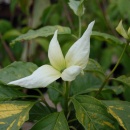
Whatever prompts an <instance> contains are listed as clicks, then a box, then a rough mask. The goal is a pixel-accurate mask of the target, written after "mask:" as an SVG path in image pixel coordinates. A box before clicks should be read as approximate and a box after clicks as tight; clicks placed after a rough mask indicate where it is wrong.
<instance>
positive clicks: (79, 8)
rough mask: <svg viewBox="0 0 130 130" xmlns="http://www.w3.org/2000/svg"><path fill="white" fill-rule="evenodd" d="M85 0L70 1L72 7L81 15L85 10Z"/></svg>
mask: <svg viewBox="0 0 130 130" xmlns="http://www.w3.org/2000/svg"><path fill="white" fill-rule="evenodd" d="M83 2H84V0H81V1H76V0H70V2H69V6H70V8H71V9H72V10H73V11H74V13H75V14H76V15H77V16H79V17H80V16H82V15H83V14H84V11H85V8H84V4H83Z"/></svg>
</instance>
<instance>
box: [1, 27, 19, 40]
mask: <svg viewBox="0 0 130 130" xmlns="http://www.w3.org/2000/svg"><path fill="white" fill-rule="evenodd" d="M19 35H20V32H19V31H18V30H15V29H12V30H9V31H8V32H6V33H5V34H4V35H3V39H4V40H6V41H8V42H10V41H12V40H13V39H14V38H16V37H18V36H19Z"/></svg>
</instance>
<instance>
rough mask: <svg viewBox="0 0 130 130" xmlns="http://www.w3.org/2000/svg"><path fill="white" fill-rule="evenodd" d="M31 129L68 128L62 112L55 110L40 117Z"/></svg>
mask: <svg viewBox="0 0 130 130" xmlns="http://www.w3.org/2000/svg"><path fill="white" fill-rule="evenodd" d="M31 130H69V127H68V124H67V120H66V118H65V116H64V113H63V112H59V113H58V112H57V113H52V114H50V115H48V116H46V117H44V118H42V119H41V120H40V121H39V122H37V123H36V124H35V125H34V127H33V128H32V129H31Z"/></svg>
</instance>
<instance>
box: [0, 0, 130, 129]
mask: <svg viewBox="0 0 130 130" xmlns="http://www.w3.org/2000/svg"><path fill="white" fill-rule="evenodd" d="M69 7H70V8H71V9H72V11H73V12H74V14H75V15H76V16H77V17H78V19H79V29H78V37H77V36H76V35H75V34H72V33H71V29H70V28H69V27H64V26H60V25H55V26H44V27H42V28H39V29H37V30H29V31H28V32H27V33H25V34H21V35H19V36H18V37H16V38H15V39H14V40H13V41H12V42H11V45H15V44H16V43H17V42H21V41H34V42H36V39H37V38H39V37H50V38H51V40H50V43H49V45H48V48H47V54H48V55H47V58H48V60H47V62H46V64H43V65H42V66H40V67H38V66H37V65H36V64H34V63H32V62H23V61H15V62H13V63H11V64H10V65H8V66H7V67H5V68H2V69H1V70H0V89H1V91H0V129H1V130H19V129H22V126H23V124H24V123H25V122H26V121H27V122H31V123H32V126H31V128H30V129H31V130H122V129H124V130H129V129H130V103H129V102H128V101H124V100H123V99H122V95H123V93H124V91H125V89H126V88H128V87H130V78H129V77H128V76H127V75H125V74H124V75H120V76H118V77H115V76H114V72H115V71H116V69H117V68H118V66H119V64H120V63H121V61H122V60H123V58H124V57H123V56H124V55H127V54H129V53H128V52H127V51H128V49H129V41H130V29H128V31H126V30H125V29H124V27H123V25H122V21H121V22H120V23H119V25H118V26H117V28H116V31H117V32H118V33H119V34H120V36H121V37H122V38H123V39H124V40H123V42H122V41H121V40H120V39H118V38H117V37H115V36H112V35H109V34H107V33H100V32H97V31H92V30H93V27H94V26H95V25H96V20H95V21H92V22H91V23H89V24H88V27H86V30H85V31H84V33H83V34H82V35H81V32H82V28H81V17H82V16H83V15H84V12H85V6H84V1H83V0H81V1H75V0H70V2H69ZM60 36H64V37H65V39H67V38H68V39H69V37H71V39H73V40H74V41H75V42H73V43H72V41H73V40H72V41H71V40H70V41H69V42H68V43H69V44H67V47H66V48H67V49H66V48H65V47H63V46H62V44H61V41H62V40H61V39H60ZM90 38H91V40H90ZM94 39H95V40H99V39H101V40H104V41H105V40H106V41H107V42H111V43H116V44H117V46H120V48H121V52H120V53H119V57H118V59H117V61H116V63H115V64H114V67H113V68H112V69H111V70H109V72H108V73H106V72H105V71H104V69H103V68H102V66H101V65H100V64H99V63H98V62H97V60H96V59H92V58H90V54H91V51H90V50H91V49H92V47H91V45H92V41H93V40H94ZM99 41H100V40H99ZM100 42H101V41H100ZM25 44H28V43H25ZM29 44H30V43H29ZM43 44H44V42H43ZM107 58H108V57H107V56H106V57H105V59H107ZM37 59H38V57H37ZM126 64H127V63H126ZM45 88H46V91H44V90H45ZM32 90H33V93H31V94H29V93H28V92H29V91H32Z"/></svg>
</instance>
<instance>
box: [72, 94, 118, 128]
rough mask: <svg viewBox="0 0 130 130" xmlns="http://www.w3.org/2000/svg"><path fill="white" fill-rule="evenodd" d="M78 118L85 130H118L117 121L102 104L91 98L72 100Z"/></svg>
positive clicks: (80, 97) (76, 97)
mask: <svg viewBox="0 0 130 130" xmlns="http://www.w3.org/2000/svg"><path fill="white" fill-rule="evenodd" d="M72 102H73V104H74V108H75V110H76V117H77V119H78V121H79V122H80V123H81V124H82V125H83V126H84V128H85V130H118V127H117V125H116V121H115V120H114V118H113V117H112V116H111V115H110V114H108V112H107V108H106V107H105V106H104V105H103V103H102V102H100V101H99V100H97V99H96V98H93V97H90V96H81V95H78V96H75V97H73V98H72Z"/></svg>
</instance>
